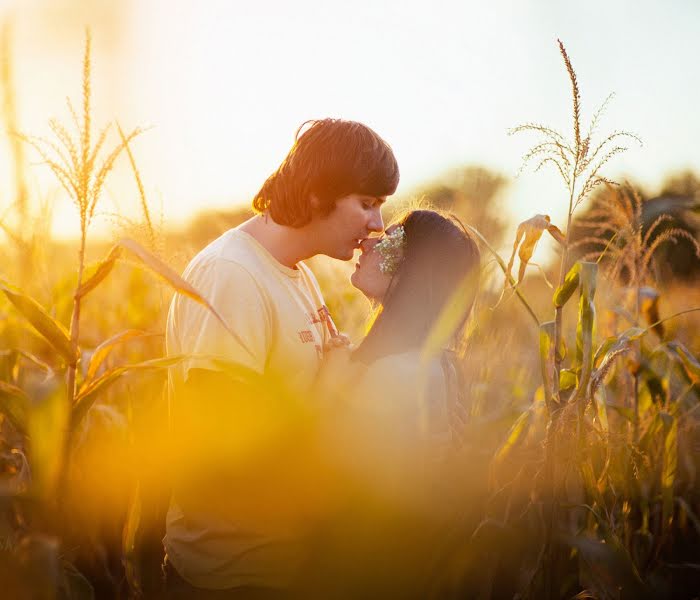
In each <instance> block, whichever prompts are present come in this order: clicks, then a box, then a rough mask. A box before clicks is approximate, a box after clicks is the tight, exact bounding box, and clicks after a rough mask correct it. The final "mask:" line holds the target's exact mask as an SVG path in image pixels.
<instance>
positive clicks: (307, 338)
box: [297, 329, 314, 344]
mask: <svg viewBox="0 0 700 600" xmlns="http://www.w3.org/2000/svg"><path fill="white" fill-rule="evenodd" d="M297 333H298V334H299V339H300V340H301V343H302V344H306V343H308V342H313V341H314V334H313V333H311V332H310V331H309V330H308V329H304V331H299V332H297Z"/></svg>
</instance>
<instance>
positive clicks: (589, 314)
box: [576, 262, 598, 398]
mask: <svg viewBox="0 0 700 600" xmlns="http://www.w3.org/2000/svg"><path fill="white" fill-rule="evenodd" d="M597 274H598V265H597V264H596V263H590V262H582V263H581V274H580V283H581V298H580V300H579V318H578V324H577V327H576V358H577V362H578V364H579V365H580V366H581V373H580V376H579V381H578V388H577V390H576V397H577V398H582V397H583V396H585V394H586V392H588V383H589V381H590V377H591V372H592V370H593V326H594V324H595V303H594V298H595V291H596V278H597Z"/></svg>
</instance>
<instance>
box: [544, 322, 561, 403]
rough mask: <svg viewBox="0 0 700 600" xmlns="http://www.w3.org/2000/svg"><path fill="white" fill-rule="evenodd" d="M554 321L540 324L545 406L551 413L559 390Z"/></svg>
mask: <svg viewBox="0 0 700 600" xmlns="http://www.w3.org/2000/svg"><path fill="white" fill-rule="evenodd" d="M555 327H556V324H555V323H554V321H547V322H546V323H542V325H540V367H541V369H542V387H543V391H544V401H545V406H546V407H547V410H548V411H549V413H550V414H552V412H553V411H554V410H555V408H556V405H555V397H557V396H558V390H557V389H556V388H555V375H554V373H555V365H554V330H555Z"/></svg>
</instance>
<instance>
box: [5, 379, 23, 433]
mask: <svg viewBox="0 0 700 600" xmlns="http://www.w3.org/2000/svg"><path fill="white" fill-rule="evenodd" d="M29 404H30V400H29V397H28V396H27V394H25V393H24V390H22V389H20V388H18V387H17V386H15V385H12V384H11V383H6V382H5V381H0V412H2V413H3V414H4V415H7V417H8V418H9V419H10V421H11V422H12V424H13V425H14V426H15V428H16V429H17V430H18V431H21V432H22V433H26V431H27V407H28V406H29Z"/></svg>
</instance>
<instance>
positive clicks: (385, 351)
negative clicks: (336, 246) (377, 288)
mask: <svg viewBox="0 0 700 600" xmlns="http://www.w3.org/2000/svg"><path fill="white" fill-rule="evenodd" d="M399 223H400V224H401V225H403V228H404V232H405V236H406V243H405V246H404V253H403V258H402V260H401V263H400V264H399V266H398V269H397V270H396V272H395V273H394V275H393V277H392V280H391V283H390V284H389V289H388V290H387V292H386V294H385V296H384V298H383V299H382V304H381V307H380V309H379V313H378V314H377V316H376V318H375V320H374V322H373V323H372V327H371V329H370V330H369V332H368V333H367V336H366V337H365V339H364V340H363V341H362V343H361V344H360V346H359V347H358V349H357V350H356V351H355V352H354V354H353V358H354V359H355V360H359V361H361V362H364V363H370V362H373V361H374V360H377V359H378V358H381V357H382V356H386V355H389V354H394V353H402V352H407V351H409V350H415V349H420V348H422V346H423V344H425V342H426V340H427V339H428V336H429V335H430V332H431V330H432V328H433V326H434V325H435V323H436V321H437V319H438V317H439V316H440V314H441V312H442V310H443V308H444V307H445V306H446V304H447V302H448V301H449V300H450V298H451V297H452V295H453V293H454V292H456V290H457V289H458V288H459V286H460V285H461V284H463V283H465V282H467V283H469V286H468V290H467V291H466V293H465V295H464V298H463V301H462V302H461V304H460V308H461V314H460V319H459V322H458V324H457V326H456V327H455V328H454V330H453V339H454V341H457V340H456V338H457V337H458V336H459V333H460V331H461V330H462V328H463V326H464V324H465V322H466V320H467V317H468V316H469V313H470V312H471V309H472V305H473V303H474V299H475V297H476V292H477V289H478V283H479V262H480V254H479V248H478V247H477V245H476V242H475V241H474V240H473V239H472V238H471V237H470V236H469V234H468V233H467V232H466V230H465V228H464V226H462V224H461V223H460V222H459V220H458V219H457V218H456V217H454V216H452V215H444V214H441V213H440V212H437V211H434V210H414V211H411V212H409V213H408V214H406V215H405V216H404V217H403V218H402V219H401V220H400V221H399Z"/></svg>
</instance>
